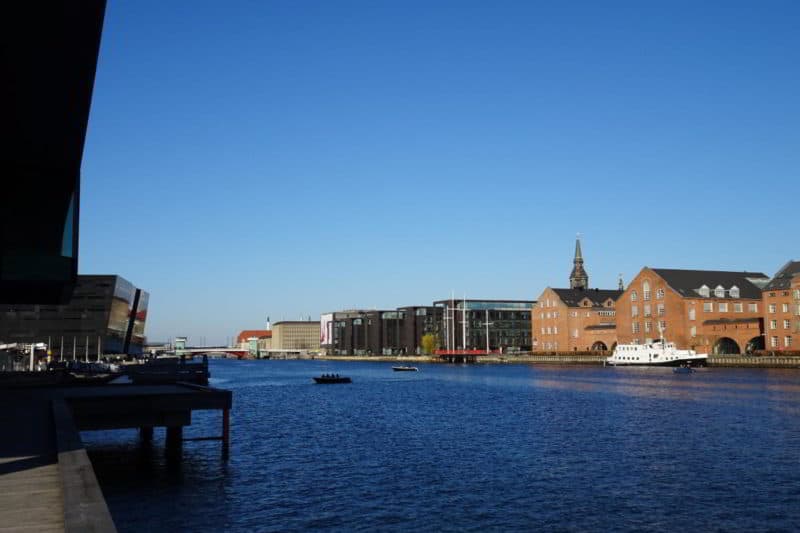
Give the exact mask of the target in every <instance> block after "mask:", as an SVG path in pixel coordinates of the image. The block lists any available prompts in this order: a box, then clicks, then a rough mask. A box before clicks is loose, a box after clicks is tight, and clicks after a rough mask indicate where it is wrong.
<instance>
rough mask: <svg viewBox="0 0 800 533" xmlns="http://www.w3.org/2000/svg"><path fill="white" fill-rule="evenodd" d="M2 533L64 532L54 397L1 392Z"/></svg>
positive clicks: (0, 528) (0, 512) (29, 391)
mask: <svg viewBox="0 0 800 533" xmlns="http://www.w3.org/2000/svg"><path fill="white" fill-rule="evenodd" d="M0 405H2V406H3V408H2V410H0V424H2V425H1V426H0V427H1V428H2V430H1V431H2V438H0V531H2V532H6V531H19V530H26V529H27V530H31V531H64V500H63V497H62V491H61V481H60V478H59V470H58V454H57V452H56V440H55V439H56V436H55V427H54V424H53V419H52V412H51V408H50V396H49V395H45V394H41V392H40V391H37V390H34V389H27V390H21V391H0Z"/></svg>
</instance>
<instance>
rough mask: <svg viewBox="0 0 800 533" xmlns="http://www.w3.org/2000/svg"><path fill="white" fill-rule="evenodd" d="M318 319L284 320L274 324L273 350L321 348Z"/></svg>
mask: <svg viewBox="0 0 800 533" xmlns="http://www.w3.org/2000/svg"><path fill="white" fill-rule="evenodd" d="M319 333H320V323H319V321H317V320H283V321H281V322H275V323H274V324H273V325H272V348H271V350H273V351H276V350H277V351H294V350H300V351H306V350H319V337H320V335H319Z"/></svg>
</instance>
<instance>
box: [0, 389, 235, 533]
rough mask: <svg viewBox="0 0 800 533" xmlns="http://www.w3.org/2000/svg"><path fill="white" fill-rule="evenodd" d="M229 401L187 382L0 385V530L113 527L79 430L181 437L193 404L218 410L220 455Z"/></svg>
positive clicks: (218, 391) (223, 395)
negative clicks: (160, 431) (164, 432)
mask: <svg viewBox="0 0 800 533" xmlns="http://www.w3.org/2000/svg"><path fill="white" fill-rule="evenodd" d="M231 403H232V394H231V392H230V391H226V390H221V389H214V388H210V387H203V386H196V385H186V384H177V385H130V384H127V385H104V386H97V387H68V388H48V387H43V388H29V389H0V405H2V406H3V409H0V424H2V425H1V426H0V428H2V429H1V432H0V435H2V436H0V533H6V532H10V531H68V532H72V531H75V532H79V531H80V532H83V531H98V532H100V531H116V528H115V527H114V523H113V520H112V519H111V514H110V512H109V510H108V507H107V505H106V502H105V499H104V498H103V495H102V491H101V489H100V486H99V484H98V483H97V479H96V477H95V475H94V471H93V469H92V466H91V463H90V462H89V458H88V456H87V455H86V450H85V449H84V448H83V445H82V443H81V440H80V433H79V431H81V430H91V429H117V428H143V429H148V428H149V429H150V430H152V427H155V426H166V427H167V429H168V433H169V432H170V431H172V432H173V433H172V435H173V437H175V436H177V445H179V444H180V440H181V439H180V437H181V435H182V428H183V426H185V425H188V424H190V423H191V412H192V411H193V410H208V409H214V410H222V411H223V412H224V417H223V427H222V435H220V437H218V438H219V439H220V440H222V441H223V455H225V454H227V446H228V412H229V410H230V408H231ZM175 442H176V439H175V438H173V441H172V445H175ZM168 444H169V443H168Z"/></svg>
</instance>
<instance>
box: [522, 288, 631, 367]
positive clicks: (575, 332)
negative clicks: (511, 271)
mask: <svg viewBox="0 0 800 533" xmlns="http://www.w3.org/2000/svg"><path fill="white" fill-rule="evenodd" d="M621 294H622V291H621V290H608V289H553V288H550V287H548V288H546V289H545V290H544V291H543V292H542V294H541V295H540V296H539V298H538V299H537V303H536V305H535V306H534V308H533V311H532V313H531V327H532V334H533V336H534V338H535V339H536V341H535V343H534V347H533V351H534V352H551V351H553V352H555V351H562V352H563V351H570V352H572V351H589V350H611V349H613V347H614V346H615V345H616V342H617V330H616V302H617V298H619V297H620V295H621Z"/></svg>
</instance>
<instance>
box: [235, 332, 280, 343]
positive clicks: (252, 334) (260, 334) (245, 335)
mask: <svg viewBox="0 0 800 533" xmlns="http://www.w3.org/2000/svg"><path fill="white" fill-rule="evenodd" d="M250 337H258V338H259V339H270V338H272V331H270V330H268V329H245V330H243V331H242V332H241V333H239V335H237V336H236V342H237V343H242V342H245V341H246V340H247V339H249V338H250Z"/></svg>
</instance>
